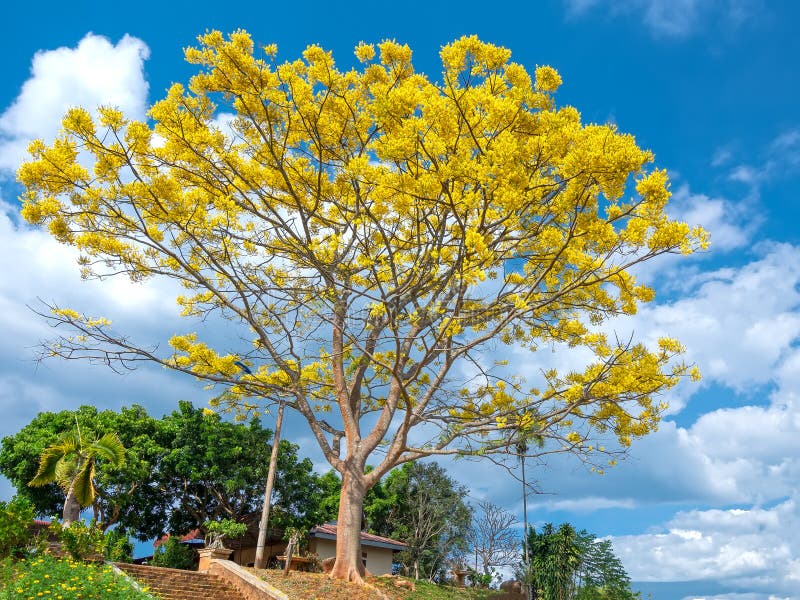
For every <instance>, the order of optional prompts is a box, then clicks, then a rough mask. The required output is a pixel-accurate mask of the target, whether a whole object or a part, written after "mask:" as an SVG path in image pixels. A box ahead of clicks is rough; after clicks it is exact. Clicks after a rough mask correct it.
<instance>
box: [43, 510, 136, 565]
mask: <svg viewBox="0 0 800 600" xmlns="http://www.w3.org/2000/svg"><path fill="white" fill-rule="evenodd" d="M48 529H49V531H50V534H51V535H54V536H55V537H57V538H58V539H59V540H60V541H61V547H62V548H63V549H64V550H66V552H67V553H68V554H69V555H70V556H71V557H72V559H73V560H84V559H98V558H105V559H108V560H112V561H122V562H128V561H130V560H131V558H132V553H133V544H131V542H130V539H129V538H128V535H127V533H126V532H125V531H124V530H120V529H112V530H109V531H105V532H104V531H102V530H101V529H100V528H98V527H97V526H96V524H95V523H94V521H92V522H90V523H85V522H84V521H73V522H71V523H68V524H62V523H59V522H58V521H56V520H53V521H51V523H50V526H49V528H48Z"/></svg>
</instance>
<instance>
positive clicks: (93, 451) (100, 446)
mask: <svg viewBox="0 0 800 600" xmlns="http://www.w3.org/2000/svg"><path fill="white" fill-rule="evenodd" d="M98 460H105V461H107V462H109V463H110V464H111V465H113V466H114V467H116V468H121V467H122V466H123V465H124V464H125V447H124V446H123V445H122V442H121V441H120V440H119V437H118V436H117V434H116V433H104V434H103V435H102V437H99V438H95V437H93V436H91V435H90V434H88V433H84V434H83V435H81V432H80V427H78V428H76V429H75V430H73V431H69V432H65V433H63V434H61V436H60V437H59V439H58V440H57V441H56V442H55V443H54V444H52V445H50V446H48V447H47V448H45V449H44V450H43V451H42V455H41V456H40V457H39V468H38V469H37V471H36V475H35V476H34V477H33V479H31V480H30V481H29V482H28V485H29V486H31V487H39V486H43V485H47V484H48V483H57V484H58V486H59V487H60V488H61V489H62V490H64V493H65V494H66V500H65V501H64V520H65V521H75V520H77V519H78V517H79V515H80V508H81V507H86V506H91V505H92V504H94V500H95V498H96V497H97V488H96V487H95V481H94V475H95V470H96V464H97V461H98Z"/></svg>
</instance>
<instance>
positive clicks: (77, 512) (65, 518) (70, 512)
mask: <svg viewBox="0 0 800 600" xmlns="http://www.w3.org/2000/svg"><path fill="white" fill-rule="evenodd" d="M80 518H81V505H80V504H78V501H77V500H76V499H75V492H74V491H73V489H72V486H70V488H69V490H68V491H67V498H66V500H64V511H63V512H62V514H61V520H62V522H63V524H64V525H69V524H70V523H73V522H74V521H77V520H78V519H80Z"/></svg>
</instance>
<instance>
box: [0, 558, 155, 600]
mask: <svg viewBox="0 0 800 600" xmlns="http://www.w3.org/2000/svg"><path fill="white" fill-rule="evenodd" d="M40 598H53V599H54V600H55V599H56V598H60V599H61V600H79V599H80V600H152V596H150V595H148V594H146V593H144V592H141V591H139V590H137V589H135V588H134V587H133V586H132V585H131V584H130V582H129V581H128V580H126V579H125V578H124V577H121V576H119V575H117V574H116V573H114V571H113V570H112V569H111V567H110V566H107V565H97V564H86V563H82V562H77V561H74V560H72V559H66V558H55V557H53V556H50V555H49V554H43V555H41V556H37V557H35V558H30V559H27V560H21V561H16V562H15V561H9V560H5V561H0V600H39V599H40Z"/></svg>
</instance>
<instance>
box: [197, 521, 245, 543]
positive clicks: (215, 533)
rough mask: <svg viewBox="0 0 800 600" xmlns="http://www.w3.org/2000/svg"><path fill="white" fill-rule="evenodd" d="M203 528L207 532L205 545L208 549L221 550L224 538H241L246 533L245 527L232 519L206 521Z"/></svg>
mask: <svg viewBox="0 0 800 600" xmlns="http://www.w3.org/2000/svg"><path fill="white" fill-rule="evenodd" d="M203 527H204V528H205V530H206V532H207V534H208V535H207V536H206V545H207V546H208V547H209V548H222V547H223V540H224V539H225V538H228V539H235V538H238V537H242V536H243V535H244V534H245V533H246V532H247V525H245V524H244V523H237V522H236V521H234V520H233V519H222V520H221V521H206V522H205V523H203Z"/></svg>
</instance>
